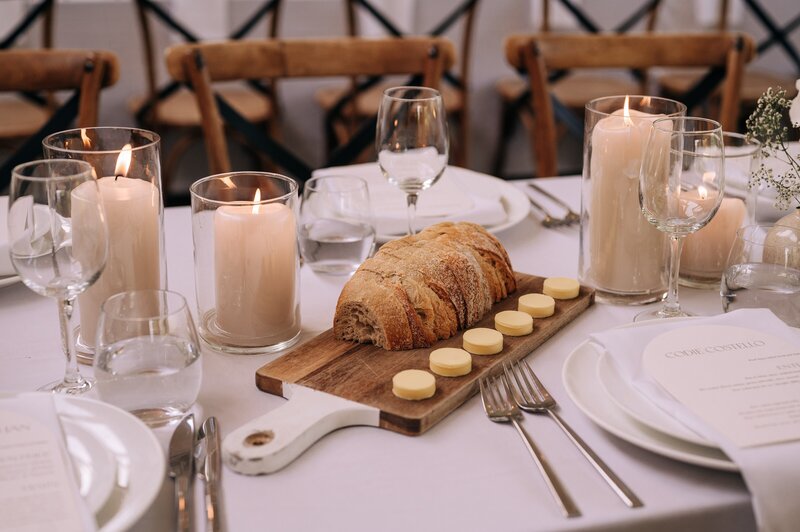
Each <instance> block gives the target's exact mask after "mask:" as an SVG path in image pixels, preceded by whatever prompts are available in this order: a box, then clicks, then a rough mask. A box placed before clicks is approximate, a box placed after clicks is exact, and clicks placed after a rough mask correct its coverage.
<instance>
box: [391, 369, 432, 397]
mask: <svg viewBox="0 0 800 532" xmlns="http://www.w3.org/2000/svg"><path fill="white" fill-rule="evenodd" d="M392 393H393V394H395V395H396V396H397V397H399V398H401V399H409V400H411V401H418V400H420V399H427V398H428V397H433V394H434V393H436V377H434V376H433V375H431V374H430V373H428V372H427V371H423V370H421V369H407V370H404V371H401V372H400V373H397V374H396V375H395V376H394V377H392Z"/></svg>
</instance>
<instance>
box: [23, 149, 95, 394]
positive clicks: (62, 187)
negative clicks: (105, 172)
mask: <svg viewBox="0 0 800 532" xmlns="http://www.w3.org/2000/svg"><path fill="white" fill-rule="evenodd" d="M8 238H9V246H10V251H11V263H12V264H13V265H14V269H15V270H16V271H17V273H18V274H19V276H20V277H21V278H22V282H23V283H25V285H26V286H27V287H28V288H30V289H31V290H33V291H34V292H36V293H37V294H40V295H43V296H47V297H52V298H55V299H56V301H57V302H58V310H59V325H60V326H61V348H62V350H63V351H64V355H65V356H66V359H67V364H66V370H65V372H64V378H63V379H62V380H60V381H56V382H53V383H50V384H47V385H45V386H43V387H42V388H40V389H41V390H48V391H54V392H58V393H66V394H81V393H84V392H87V391H88V390H89V389H91V387H92V381H91V380H90V379H88V378H86V377H83V376H82V375H81V374H80V371H79V370H78V363H77V360H76V358H75V343H74V338H73V328H72V326H71V325H70V320H71V319H72V314H73V308H74V303H75V297H76V296H77V295H78V294H80V293H81V292H83V291H85V290H86V289H87V288H88V287H89V286H91V285H92V283H94V282H95V281H96V280H97V278H98V277H99V276H100V273H101V272H102V271H103V268H104V267H105V264H106V259H107V255H108V227H107V225H106V217H105V211H104V209H103V202H102V199H101V196H100V192H99V189H98V187H97V182H96V181H95V180H94V179H93V177H92V167H91V166H90V165H89V163H86V162H84V161H75V160H66V159H50V160H47V161H34V162H30V163H25V164H21V165H19V166H17V167H16V168H14V170H13V171H12V173H11V188H10V190H9V202H8Z"/></svg>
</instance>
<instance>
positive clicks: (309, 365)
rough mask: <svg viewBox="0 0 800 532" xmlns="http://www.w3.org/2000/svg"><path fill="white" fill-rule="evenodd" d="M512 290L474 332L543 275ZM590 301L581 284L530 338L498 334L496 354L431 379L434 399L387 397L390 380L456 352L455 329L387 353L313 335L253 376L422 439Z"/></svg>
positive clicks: (275, 389) (266, 386)
mask: <svg viewBox="0 0 800 532" xmlns="http://www.w3.org/2000/svg"><path fill="white" fill-rule="evenodd" d="M516 276H517V291H516V292H515V293H513V294H511V295H510V296H509V297H508V298H506V299H505V300H503V301H501V302H500V303H497V304H495V305H494V307H493V308H492V310H491V311H490V312H489V313H487V315H486V316H484V318H483V319H482V320H481V321H480V322H478V323H477V324H476V325H475V327H488V328H494V315H495V314H496V313H497V312H500V311H502V310H516V309H517V300H518V298H519V297H520V296H521V295H524V294H528V293H536V292H541V291H542V284H543V283H544V277H537V276H534V275H528V274H524V273H517V274H516ZM593 303H594V290H592V289H589V288H586V287H581V290H580V294H579V295H578V297H577V298H575V299H571V300H565V301H558V300H557V301H556V311H555V314H554V315H553V316H551V317H549V318H543V319H535V320H534V329H533V333H531V334H529V335H527V336H520V337H512V336H504V338H503V351H502V352H501V353H500V354H497V355H472V371H471V372H470V373H469V374H467V375H464V376H462V377H441V376H439V375H436V394H435V395H434V396H433V397H431V398H430V399H425V400H422V401H407V400H404V399H400V398H398V397H395V396H394V394H392V377H393V376H394V374H395V373H397V372H398V371H402V370H404V369H424V370H429V367H428V356H429V354H430V352H431V351H432V350H433V349H436V348H439V347H461V336H462V333H463V331H459V333H458V334H456V335H455V336H454V337H452V338H449V339H447V340H440V341H439V342H437V343H436V345H434V346H433V347H428V348H423V349H410V350H407V351H386V350H384V349H381V348H380V347H376V346H374V345H372V344H358V343H354V342H346V341H342V340H337V339H336V338H334V336H333V330H332V329H329V330H327V331H325V332H324V333H322V334H320V335H318V336H316V337H314V338H312V339H311V340H309V341H308V342H306V343H304V344H302V345H300V346H298V347H297V348H295V349H294V350H292V351H290V352H288V353H287V354H285V355H284V356H282V357H281V358H279V359H277V360H274V361H272V362H270V363H269V364H266V365H264V366H262V367H261V368H259V369H258V370H257V371H256V386H258V388H259V389H261V390H263V391H265V392H268V393H271V394H274V395H281V396H283V383H295V384H298V385H301V386H306V387H308V388H312V389H314V390H319V391H322V392H326V393H329V394H333V395H336V396H339V397H343V398H345V399H349V400H351V401H355V402H358V403H361V404H364V405H368V406H373V407H375V408H378V409H380V426H381V427H382V428H385V429H389V430H393V431H395V432H400V433H402V434H408V435H417V434H422V433H423V432H425V431H426V430H428V429H429V428H431V427H432V426H433V425H435V424H436V423H437V422H438V421H439V420H441V419H443V418H444V417H445V416H446V415H447V414H449V413H450V412H452V411H453V410H455V409H456V408H458V407H459V406H460V405H461V404H462V403H464V402H465V401H466V400H467V399H468V398H469V397H471V396H472V395H473V394H474V393H476V392H477V391H478V380H479V379H480V378H481V377H484V376H486V375H489V374H495V373H497V372H498V371H501V368H502V366H501V364H502V362H503V361H505V360H519V359H521V358H524V357H525V356H527V355H528V354H529V353H530V352H531V351H533V350H534V349H536V348H537V347H539V346H540V345H541V344H542V343H544V342H545V341H546V340H547V339H548V338H550V337H551V336H553V335H554V334H555V333H556V332H557V331H559V330H560V329H561V328H562V327H564V326H565V325H567V324H568V323H570V322H571V321H572V320H574V319H575V318H577V317H578V316H579V315H580V314H581V313H582V312H583V311H584V310H586V309H587V308H588V307H589V306H590V305H592V304H593Z"/></svg>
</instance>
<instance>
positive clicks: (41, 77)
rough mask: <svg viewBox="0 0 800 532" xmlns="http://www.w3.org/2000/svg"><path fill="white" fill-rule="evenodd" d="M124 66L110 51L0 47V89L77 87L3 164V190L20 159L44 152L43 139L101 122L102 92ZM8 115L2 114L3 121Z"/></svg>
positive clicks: (0, 171)
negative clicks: (74, 122)
mask: <svg viewBox="0 0 800 532" xmlns="http://www.w3.org/2000/svg"><path fill="white" fill-rule="evenodd" d="M118 78H119V65H118V62H117V58H116V56H115V55H114V54H112V53H111V52H105V51H91V50H6V51H0V92H20V91H33V92H35V91H70V90H71V91H73V94H72V95H71V96H70V97H69V98H68V99H67V100H66V101H65V102H64V103H63V105H62V106H61V107H59V108H58V109H57V110H56V111H55V112H54V113H53V114H52V116H51V117H50V118H49V119H48V120H47V122H46V123H45V124H44V125H42V126H41V127H40V128H39V129H38V130H37V131H35V132H34V133H33V134H32V135H30V136H29V137H28V138H27V139H26V140H25V142H24V143H23V144H22V146H21V147H20V148H19V149H18V150H17V151H16V152H15V153H13V154H12V155H11V156H10V157H9V158H8V159H6V160H5V161H4V162H3V165H2V166H0V190H5V189H6V188H7V187H8V184H9V183H10V180H11V170H12V169H13V168H14V166H16V165H17V164H19V163H23V162H27V161H30V160H32V159H36V158H38V157H41V153H42V151H41V148H42V139H44V137H46V136H47V135H49V134H51V133H55V132H56V131H61V130H64V129H68V128H69V127H70V126H71V124H72V121H73V119H75V118H76V117H77V127H91V126H96V125H97V117H98V108H99V100H100V91H101V89H103V88H105V87H109V86H111V85H113V84H114V83H116V82H117V79H118ZM5 120H7V118H6V117H4V116H2V115H0V123H2V122H4V121H5Z"/></svg>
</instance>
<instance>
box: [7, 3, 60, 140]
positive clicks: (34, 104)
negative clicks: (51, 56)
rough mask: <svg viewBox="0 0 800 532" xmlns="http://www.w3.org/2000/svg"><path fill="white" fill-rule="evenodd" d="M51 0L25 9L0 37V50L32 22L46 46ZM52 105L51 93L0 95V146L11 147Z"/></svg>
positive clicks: (38, 123) (13, 44)
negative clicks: (20, 16)
mask: <svg viewBox="0 0 800 532" xmlns="http://www.w3.org/2000/svg"><path fill="white" fill-rule="evenodd" d="M54 11H55V0H40V1H38V2H36V3H35V4H33V5H31V7H30V8H29V9H28V10H27V11H26V12H25V15H24V16H23V17H22V18H21V19H20V20H19V22H17V23H16V24H15V25H14V26H13V27H12V28H11V29H10V30H9V31H8V33H6V35H4V36H2V37H0V50H11V49H13V48H14V47H16V46H17V45H18V44H19V42H20V39H21V38H22V37H23V36H25V35H27V34H28V32H30V31H31V30H32V29H33V28H34V26H35V25H36V24H37V23H39V26H40V31H39V34H40V46H41V48H42V49H49V48H51V47H52V45H53V19H54ZM54 108H55V100H54V99H53V97H52V94H49V93H48V94H44V93H40V92H31V91H26V92H20V93H17V94H13V95H12V94H8V95H6V96H4V97H3V98H0V117H2V119H0V146H2V147H3V148H4V149H14V147H16V146H17V145H18V144H19V142H20V141H21V140H24V139H25V138H26V137H28V136H30V135H32V134H33V133H35V132H36V131H37V130H38V129H39V128H40V127H42V125H43V124H44V123H45V122H47V119H48V117H49V116H50V113H51V112H52V111H53V109H54Z"/></svg>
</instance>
